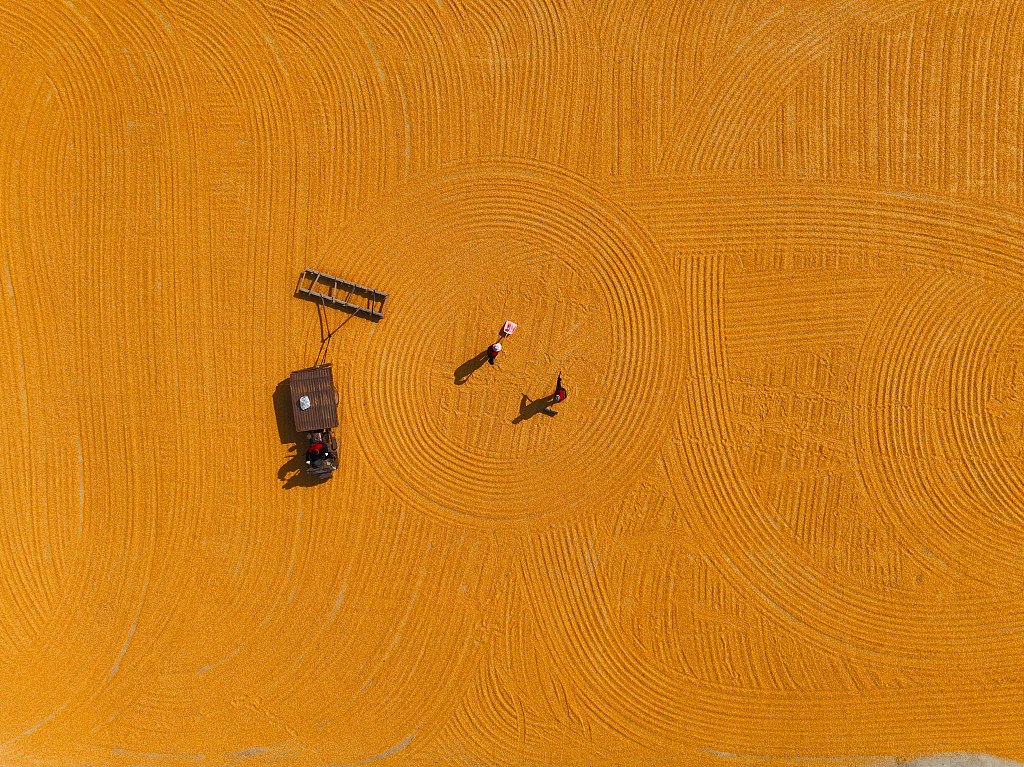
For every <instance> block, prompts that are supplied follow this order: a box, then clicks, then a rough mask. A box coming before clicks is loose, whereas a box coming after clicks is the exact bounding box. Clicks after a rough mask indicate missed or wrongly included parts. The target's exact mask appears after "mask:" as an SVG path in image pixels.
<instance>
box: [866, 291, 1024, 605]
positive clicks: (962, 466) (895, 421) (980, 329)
mask: <svg viewBox="0 0 1024 767" xmlns="http://www.w3.org/2000/svg"><path fill="white" fill-rule="evenodd" d="M908 293H909V296H910V298H909V300H908V297H907V296H908ZM902 296H903V301H902V302H901V303H900V304H899V309H898V310H897V311H890V312H887V313H883V315H882V317H881V318H879V320H878V322H879V326H878V327H873V328H869V334H868V336H867V337H868V338H869V339H871V338H874V339H882V340H881V343H877V342H876V344H875V345H874V346H873V348H871V350H870V353H869V354H868V355H866V356H864V357H863V358H862V360H861V365H860V366H859V368H860V371H862V375H861V376H859V377H858V384H859V385H858V386H856V387H855V396H854V402H853V408H854V411H855V412H856V413H857V418H856V420H855V423H856V424H857V425H858V427H859V428H858V429H857V430H856V431H855V444H856V445H857V447H858V456H859V463H860V465H861V467H862V470H863V471H864V472H865V478H866V479H868V480H869V482H868V488H869V490H870V491H871V492H872V494H873V495H874V496H876V497H877V496H881V497H883V498H884V502H882V503H880V506H881V508H883V509H884V510H885V512H886V513H887V514H888V515H889V516H890V522H891V524H893V525H894V526H896V527H898V528H899V529H901V530H903V531H904V534H905V536H906V540H907V542H908V543H911V542H924V543H926V545H927V548H928V549H929V550H930V551H931V552H932V553H933V554H934V555H935V556H938V557H940V559H942V560H944V561H946V562H949V563H950V564H951V565H952V566H954V567H955V568H956V569H957V570H958V571H962V572H964V573H966V574H969V575H970V576H971V577H972V578H973V579H977V580H979V581H980V582H987V583H988V585H989V586H990V587H997V586H1005V585H1006V583H1007V582H1008V580H1009V582H1015V581H1017V580H1019V579H1020V577H1021V573H1020V572H1019V567H1018V566H1017V565H1016V564H1015V562H1016V559H1017V558H1016V556H1015V553H1016V551H1017V548H1018V547H1017V545H1016V544H1015V541H1016V540H1017V539H1019V538H1020V536H1021V533H1022V530H1021V526H1020V524H1019V515H1020V510H1019V507H1020V499H1019V493H1015V492H1014V488H1015V487H1019V486H1020V481H1019V480H1020V477H1019V471H1013V470H1010V471H1009V474H1007V470H1008V469H1011V465H1009V464H1007V463H1006V462H1005V461H1004V462H1000V461H999V460H998V457H997V456H996V454H995V452H994V450H993V443H994V441H995V440H994V435H993V431H992V428H991V424H990V422H989V421H988V419H987V417H986V413H985V403H984V402H983V401H979V397H978V394H979V393H980V391H981V386H980V383H981V381H980V379H981V371H980V368H981V366H982V364H983V363H984V360H985V357H983V356H982V355H983V354H985V355H988V354H990V353H991V350H992V348H993V347H994V346H995V343H996V338H998V337H999V336H1000V335H1002V334H1004V333H1005V331H1006V328H1007V325H1008V322H1009V318H1010V316H1011V314H1012V308H1011V305H1009V304H1006V303H1004V304H1003V305H1002V306H1001V307H995V311H993V309H992V308H990V306H991V305H990V304H989V303H988V302H987V301H985V296H984V294H983V293H980V291H979V289H978V288H977V287H973V286H967V287H961V286H958V285H956V284H955V283H952V282H950V281H949V280H948V278H942V277H940V278H937V279H935V280H932V281H930V282H928V283H926V284H925V285H924V286H923V287H922V288H919V289H917V290H910V291H907V290H904V291H902ZM953 301H956V303H953ZM979 309H981V310H982V311H984V310H986V309H987V310H988V311H984V314H982V313H979ZM965 322H968V323H970V324H968V325H967V327H966V330H964V329H963V323H965ZM881 323H884V324H881ZM979 336H980V337H979ZM951 338H952V339H954V340H955V343H953V344H950V343H949V341H950V339H951ZM888 339H898V341H897V343H898V345H894V346H891V347H890V346H888V345H887V344H888V343H891V341H888ZM876 371H877V372H876ZM878 401H881V402H882V403H888V402H892V403H894V404H895V407H892V408H890V407H886V406H882V407H879V406H877V405H876V404H874V403H875V402H878ZM893 411H896V412H897V413H898V415H897V416H896V418H894V417H893ZM869 416H870V420H868V418H869ZM979 425H980V426H981V427H982V428H984V431H983V432H981V433H979V432H978V426H979ZM985 427H988V428H985ZM950 437H952V440H953V441H952V442H951V441H949V438H950ZM997 467H1001V470H998V471H997ZM922 509H926V510H931V512H932V513H929V514H927V515H925V518H926V519H927V520H928V523H927V525H924V526H922V525H921V523H920V522H917V521H916V520H917V519H918V517H919V516H920V510H922ZM1015 509H1016V511H1015ZM915 512H916V513H915ZM953 563H956V564H955V565H953Z"/></svg>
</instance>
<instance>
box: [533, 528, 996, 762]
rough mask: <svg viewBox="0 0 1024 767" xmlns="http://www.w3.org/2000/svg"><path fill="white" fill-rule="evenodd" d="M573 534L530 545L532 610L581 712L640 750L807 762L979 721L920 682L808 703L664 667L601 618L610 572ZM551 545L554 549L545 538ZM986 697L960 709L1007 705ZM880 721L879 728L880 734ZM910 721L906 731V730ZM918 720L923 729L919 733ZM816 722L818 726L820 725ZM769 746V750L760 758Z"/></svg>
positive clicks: (983, 737)
mask: <svg viewBox="0 0 1024 767" xmlns="http://www.w3.org/2000/svg"><path fill="white" fill-rule="evenodd" d="M579 535H580V533H579V531H578V530H576V531H574V530H569V529H563V530H562V531H559V532H557V533H552V534H550V535H546V536H544V537H543V538H542V539H539V540H538V541H537V547H536V548H535V549H534V550H533V551H532V552H531V556H530V559H531V564H530V569H532V570H535V571H536V572H537V573H538V574H542V575H543V577H540V578H537V579H535V580H534V581H532V583H531V585H532V586H534V587H535V589H536V591H535V592H534V593H532V594H531V602H532V605H533V608H534V610H535V611H537V614H538V625H540V626H543V627H544V630H545V638H546V640H547V642H548V643H549V645H550V647H551V649H552V656H551V657H552V659H554V660H555V662H556V664H557V666H558V668H559V674H560V675H562V676H565V677H566V678H571V679H577V680H581V682H582V683H583V685H584V691H582V692H583V699H584V700H585V701H587V702H588V703H589V704H590V708H589V712H590V713H591V714H592V715H593V716H594V717H596V718H597V719H599V720H600V721H602V722H603V723H604V724H605V725H606V726H608V727H615V728H616V729H619V730H620V731H621V732H622V734H623V736H624V737H626V738H628V739H629V740H630V741H631V742H634V743H636V744H637V745H638V746H643V745H645V744H651V745H653V744H658V745H659V746H660V747H662V748H664V747H665V744H666V741H667V742H669V743H671V744H672V745H673V746H674V747H675V748H677V749H680V750H682V749H683V748H686V747H701V746H703V747H705V748H713V749H716V750H719V751H721V750H725V751H730V752H738V753H743V752H747V750H748V749H757V750H758V752H759V753H763V754H765V755H766V756H767V755H768V753H769V752H770V754H771V755H772V756H796V755H798V754H799V753H804V754H806V753H807V750H806V749H813V751H814V752H815V753H825V752H826V751H828V752H830V753H836V754H837V755H839V753H843V754H847V755H852V754H853V753H860V754H863V753H869V752H873V751H874V749H881V750H879V751H877V752H876V753H883V752H885V753H891V752H892V751H893V750H900V749H903V748H911V749H912V748H921V747H925V748H927V743H928V741H929V738H934V737H940V736H939V733H941V732H944V731H950V730H949V728H950V727H958V726H961V724H962V723H963V721H979V722H982V721H984V720H985V719H984V716H983V715H979V717H978V719H977V720H975V719H972V718H964V719H961V717H960V713H959V712H955V713H952V714H951V715H950V716H949V717H943V716H937V715H936V711H935V710H933V709H932V706H934V705H935V701H937V700H940V699H941V698H942V697H943V696H944V695H945V690H944V688H943V687H941V686H939V687H931V686H929V685H928V684H927V683H925V684H920V683H918V684H915V685H913V686H908V687H899V686H897V687H875V688H874V689H871V688H868V689H832V690H829V691H828V692H827V693H824V694H823V696H824V697H823V698H822V697H815V699H814V701H813V702H811V701H810V700H809V699H808V698H807V697H805V696H794V695H792V693H791V692H790V691H788V690H784V689H771V688H770V687H750V686H747V687H736V686H731V685H724V684H714V683H710V682H708V681H706V680H694V679H692V678H688V677H687V676H686V675H684V674H682V673H680V672H679V671H678V670H676V671H673V670H670V669H666V668H664V667H662V666H660V665H659V664H657V663H655V662H654V661H653V660H652V659H651V658H650V656H649V654H648V652H647V650H646V648H643V647H642V646H640V645H638V644H637V643H636V642H635V641H631V638H630V637H629V634H628V632H625V631H623V630H622V629H621V627H619V626H616V625H615V623H614V621H611V620H610V619H609V613H608V605H607V602H606V600H605V599H603V598H602V597H600V596H597V595H599V594H602V593H607V592H608V591H609V589H608V586H607V584H605V585H602V584H601V583H600V582H601V581H602V580H603V579H604V578H606V577H608V571H607V569H606V568H602V567H601V566H600V564H598V566H597V567H596V568H594V569H592V568H590V567H588V566H587V563H586V562H585V561H581V560H582V558H581V556H580V554H579V551H578V549H579V546H580V544H581V540H580V537H579ZM552 537H558V538H560V540H561V542H560V543H558V542H555V541H552V540H550V539H551V538H552ZM551 613H553V614H551ZM703 660H708V659H707V658H705V659H703ZM989 695H990V691H984V692H979V693H978V694H977V695H971V696H970V698H969V700H967V701H965V702H964V705H965V707H966V708H967V709H969V710H970V711H971V712H972V714H981V712H984V711H986V710H988V706H989V704H992V705H993V709H992V710H995V708H996V707H997V706H998V705H1004V704H1006V703H1007V702H1008V701H1009V699H1010V698H1009V697H1007V696H1003V697H1002V699H1001V700H1000V701H999V702H998V703H994V702H993V701H992V700H991V699H990V697H989ZM823 700H824V702H823ZM883 711H884V713H882V712H883ZM815 721H817V722H818V725H815V724H814V722H815ZM883 721H884V722H886V723H887V725H886V726H884V727H881V726H879V722H883ZM909 722H912V723H913V727H906V726H905V723H909ZM922 722H927V723H928V724H927V725H925V726H922V724H921V723H922ZM822 723H824V724H825V726H824V727H822V726H819V725H821V724H822ZM794 730H796V731H799V732H801V733H802V734H803V735H804V736H805V737H808V738H810V739H812V740H814V741H815V742H814V743H813V744H812V743H809V742H807V741H805V740H802V741H801V745H800V748H801V749H805V750H802V751H798V750H795V749H792V748H790V747H787V746H786V745H785V743H786V741H787V738H786V737H785V734H786V733H792V732H793V731H794ZM1011 730H1012V728H1011V727H1008V726H1007V727H1000V726H994V727H993V726H987V725H980V726H978V727H975V728H974V729H973V730H972V732H971V733H969V734H966V733H962V732H961V734H963V735H964V739H965V740H970V741H971V742H986V743H991V742H995V741H1004V742H1010V741H1011V740H1012V738H1013V737H1014V736H1013V734H1012V732H1011ZM837 733H843V743H844V744H845V745H844V746H843V748H841V749H839V750H838V751H834V750H830V747H829V745H828V744H829V743H831V744H835V737H836V735H837ZM769 742H770V743H773V744H775V745H772V746H769V752H765V751H764V750H763V749H765V744H766V743H769ZM854 743H855V744H857V745H856V746H854V745H853V744H854ZM726 744H728V746H726ZM846 748H849V749H850V750H849V751H846V750H845V749H846ZM858 748H859V749H861V750H859V751H857V750H856V749H858ZM887 749H888V750H887Z"/></svg>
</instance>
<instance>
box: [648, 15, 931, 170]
mask: <svg viewBox="0 0 1024 767" xmlns="http://www.w3.org/2000/svg"><path fill="white" fill-rule="evenodd" d="M920 4H921V3H920V2H919V0H902V1H901V2H898V3H896V6H897V8H896V9H890V8H883V9H871V11H870V12H869V11H865V10H864V9H863V7H862V6H861V5H860V4H857V3H852V2H849V0H834V1H833V2H830V3H829V4H828V5H827V6H826V7H824V8H823V7H821V6H820V5H815V6H811V7H807V8H805V9H801V8H793V9H790V10H788V11H786V10H781V9H779V10H775V11H774V12H773V13H771V15H769V16H768V17H767V18H765V20H764V21H763V22H762V24H761V25H759V26H758V27H757V28H755V29H753V30H752V31H751V33H750V34H749V36H748V37H747V38H746V39H744V40H741V41H739V42H738V43H737V44H736V45H735V47H734V48H733V49H732V50H731V51H729V52H728V54H727V58H726V62H725V64H724V65H722V64H719V66H717V67H716V69H715V71H714V74H713V75H712V78H711V80H710V82H708V83H707V84H706V85H705V86H704V87H703V88H702V91H701V92H699V93H698V94H697V95H696V96H695V97H694V98H692V99H691V100H690V102H689V104H688V105H687V108H686V109H685V110H684V111H683V112H682V113H681V114H679V115H678V116H676V118H675V120H674V122H673V125H672V127H671V128H670V129H669V131H668V136H669V138H668V140H667V141H666V143H665V145H664V149H663V152H664V154H663V157H662V160H661V163H660V169H661V171H662V172H665V171H694V170H698V169H703V170H705V171H708V170H713V169H717V170H719V171H721V170H725V169H727V168H728V167H729V164H730V160H731V158H732V156H733V155H734V153H735V152H736V150H737V148H738V146H739V145H740V144H742V142H743V141H744V140H745V139H746V138H747V137H748V136H749V135H750V133H751V131H752V130H754V128H755V127H756V126H757V124H758V123H759V122H760V121H763V120H764V118H765V115H766V112H767V110H768V108H770V107H771V106H772V105H774V104H776V103H778V101H779V99H780V98H781V96H782V95H783V91H784V89H785V88H786V87H788V86H789V85H790V84H792V83H793V82H795V81H796V80H797V78H798V77H799V76H800V75H801V74H802V73H803V72H804V71H805V69H806V68H807V66H809V65H810V64H812V63H813V62H815V61H816V60H817V59H819V58H820V57H821V56H822V55H823V54H824V53H826V52H827V51H828V50H830V49H831V48H832V47H833V46H835V45H836V44H837V43H838V42H839V41H840V40H841V39H842V38H843V37H844V36H845V35H846V34H848V33H849V31H850V30H851V29H856V28H857V27H858V26H860V25H863V24H865V23H869V22H871V21H874V20H875V19H873V18H872V16H875V15H877V20H878V21H882V20H889V19H891V18H892V17H893V15H894V14H898V13H902V12H906V11H907V10H912V9H913V8H914V7H916V6H919V5H920Z"/></svg>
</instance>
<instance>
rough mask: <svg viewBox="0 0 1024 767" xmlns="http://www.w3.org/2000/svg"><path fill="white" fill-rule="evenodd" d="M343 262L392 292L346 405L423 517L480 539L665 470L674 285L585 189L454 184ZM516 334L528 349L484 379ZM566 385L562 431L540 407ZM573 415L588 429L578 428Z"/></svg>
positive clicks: (491, 178)
mask: <svg viewBox="0 0 1024 767" xmlns="http://www.w3.org/2000/svg"><path fill="white" fill-rule="evenodd" d="M333 252H334V254H335V255H332V256H331V257H330V258H331V262H330V263H331V265H332V268H335V267H334V266H333V264H335V263H337V264H339V266H338V267H336V268H338V269H342V270H344V271H345V273H346V274H348V275H350V276H351V278H352V279H355V280H357V281H359V282H361V283H362V284H367V285H372V286H374V287H377V286H379V287H380V289H381V290H385V291H387V292H388V293H389V296H390V297H389V299H388V308H387V311H386V317H385V319H384V321H383V322H382V323H381V324H380V326H379V327H378V328H376V330H375V332H374V334H373V335H372V337H370V338H368V339H367V341H366V343H365V344H364V346H363V348H361V349H360V350H359V351H358V352H357V357H356V358H355V359H354V360H353V362H352V369H351V375H349V376H347V377H346V379H345V392H344V396H343V398H344V401H345V402H346V403H348V405H347V407H348V408H349V409H350V411H351V417H352V421H353V429H354V432H355V434H356V435H358V439H359V440H360V443H361V445H362V447H363V450H364V452H365V454H366V457H367V460H368V461H369V462H370V463H371V464H372V465H373V467H374V469H375V470H376V471H377V473H378V474H379V476H380V477H381V479H382V481H384V482H385V484H387V485H388V486H389V487H390V488H392V489H393V490H394V491H395V492H397V493H399V494H400V495H402V496H404V497H405V498H407V499H408V500H410V501H411V502H413V503H415V504H416V505H418V506H419V507H420V508H423V509H424V510H426V511H428V512H429V513H433V514H438V515H442V516H444V517H446V518H453V517H454V518H458V519H460V520H463V521H467V522H470V523H473V522H479V521H494V522H498V521H509V520H521V519H527V518H540V517H544V516H547V515H551V514H557V513H559V512H564V511H567V510H570V509H573V508H579V509H586V508H588V507H589V506H591V505H593V504H594V503H595V502H599V501H604V500H607V499H608V498H615V497H618V496H619V495H620V494H622V493H624V492H626V491H628V489H629V486H630V477H631V476H632V475H633V473H634V472H635V471H636V469H637V468H638V467H639V466H641V465H642V464H644V463H645V462H647V461H649V460H650V459H651V458H652V456H654V455H656V453H657V450H658V447H659V446H660V444H661V441H662V439H663V438H664V436H665V434H666V433H667V425H668V423H669V422H670V415H671V414H672V413H673V412H674V407H675V402H676V396H675V383H674V382H675V381H677V380H678V375H677V366H678V360H679V359H680V357H679V355H678V354H676V353H672V354H667V353H665V350H666V349H668V348H671V347H673V346H675V345H677V344H678V333H676V332H674V331H675V329H676V328H677V327H678V307H679V299H678V292H677V287H676V281H674V280H672V279H670V276H669V273H668V268H667V265H666V263H665V260H664V259H663V258H662V256H661V254H660V252H659V251H658V248H657V247H656V246H655V244H654V243H653V241H652V240H651V239H650V238H649V237H648V236H647V235H646V233H645V232H644V231H643V230H642V229H641V228H640V227H639V226H638V225H637V224H636V223H635V222H633V221H632V220H631V219H630V217H629V216H628V215H627V214H626V213H625V212H624V211H622V210H620V209H618V208H616V207H615V206H614V205H613V204H611V203H610V202H608V201H606V200H603V199H601V198H600V197H599V196H598V195H597V194H596V193H594V192H593V191H592V190H591V189H589V188H588V187H587V186H586V185H585V184H584V183H583V182H582V181H580V180H579V179H577V178H575V177H572V176H570V175H568V174H566V173H564V172H560V171H557V170H554V169H552V168H549V167H546V166H540V165H537V164H529V165H528V164H515V163H501V164H493V165H491V166H490V167H484V168H482V169H481V168H465V167H456V168H450V169H447V170H446V171H444V172H442V173H438V174H436V175H433V176H431V177H428V178H424V179H421V180H418V181H414V182H412V183H411V184H410V185H409V186H408V188H406V189H405V190H404V191H403V192H402V193H400V194H399V195H398V196H397V198H396V199H395V201H394V202H391V203H388V204H387V205H385V206H384V208H382V209H379V210H374V211H372V212H371V213H370V214H368V215H367V217H366V219H365V220H364V221H363V222H362V223H360V224H359V225H358V226H357V227H355V228H353V229H352V230H351V233H350V234H348V235H347V236H345V237H344V238H343V239H341V240H340V241H339V242H338V243H337V244H336V246H335V247H334V248H333ZM325 268H326V267H325ZM505 319H514V320H515V321H516V322H518V323H519V329H518V330H517V332H516V335H515V336H514V337H512V338H509V339H508V341H507V342H506V343H505V344H504V346H505V349H504V351H503V352H502V354H501V356H500V357H499V358H498V360H497V364H496V365H494V366H489V365H486V364H482V363H483V360H482V359H481V358H480V357H479V355H480V353H481V352H482V351H483V350H484V349H485V348H486V346H487V345H488V344H490V343H492V342H494V341H495V339H496V337H497V332H498V330H499V328H500V327H501V323H502V322H503V321H504V320H505ZM474 358H475V359H476V361H475V362H474ZM559 371H562V372H564V373H565V376H566V384H567V386H568V387H569V390H570V396H569V399H568V401H567V402H565V403H562V404H561V405H560V406H558V408H557V410H558V415H557V416H553V415H550V414H549V413H550V411H549V412H541V410H540V407H539V405H538V404H536V402H535V401H536V400H538V399H542V398H544V397H547V396H548V395H550V394H551V393H552V391H553V389H554V383H555V377H556V375H557V374H558V373H559ZM574 402H581V403H586V404H587V406H588V407H590V408H593V410H592V413H593V414H592V415H590V416H589V417H588V418H587V419H586V421H581V419H580V417H579V416H578V415H576V414H574V412H573V405H574Z"/></svg>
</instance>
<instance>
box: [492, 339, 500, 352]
mask: <svg viewBox="0 0 1024 767" xmlns="http://www.w3.org/2000/svg"><path fill="white" fill-rule="evenodd" d="M491 348H492V349H494V351H496V352H500V351H501V341H498V342H497V343H495V344H494V345H493V346H491Z"/></svg>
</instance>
